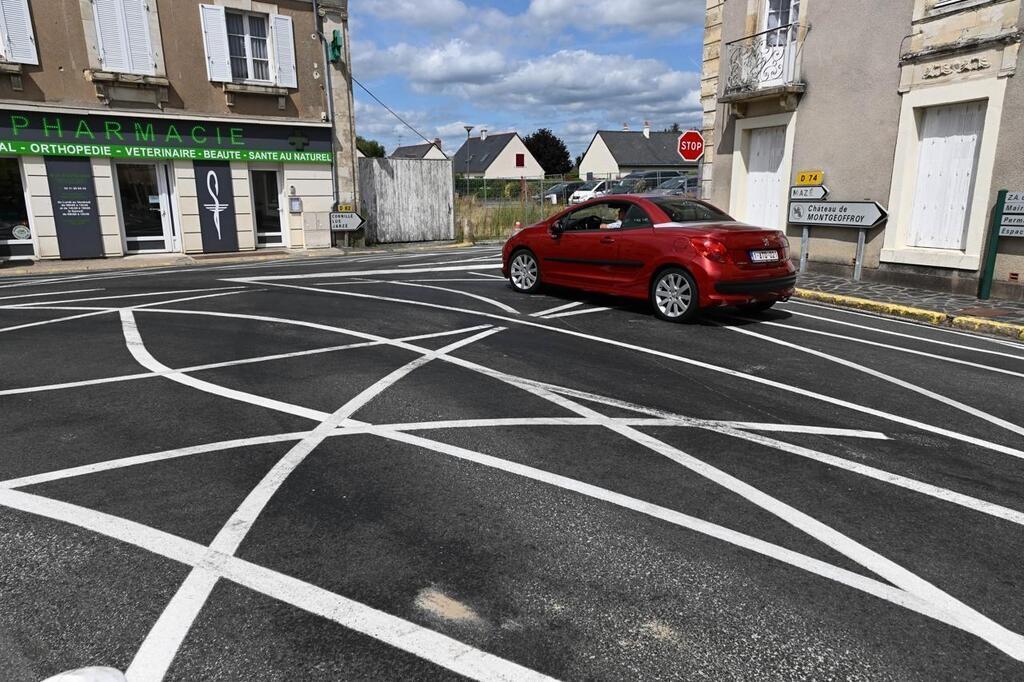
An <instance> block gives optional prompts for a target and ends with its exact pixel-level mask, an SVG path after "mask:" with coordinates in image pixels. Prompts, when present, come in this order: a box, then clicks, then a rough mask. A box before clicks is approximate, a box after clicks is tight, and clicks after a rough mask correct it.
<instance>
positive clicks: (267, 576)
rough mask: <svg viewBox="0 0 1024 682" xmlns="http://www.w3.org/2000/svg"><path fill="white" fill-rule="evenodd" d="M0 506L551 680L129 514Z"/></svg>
mask: <svg viewBox="0 0 1024 682" xmlns="http://www.w3.org/2000/svg"><path fill="white" fill-rule="evenodd" d="M0 505H3V506H5V507H8V508H11V509H17V510H19V511H22V512H25V513H28V514H35V515H36V516H42V517H44V518H49V519H53V520H56V521H60V522H63V523H66V524H69V525H72V526H76V527H78V528H84V529H86V530H89V531H91V532H93V533H96V534H98V535H103V536H105V537H109V538H113V539H115V540H118V541H120V542H124V543H126V544H129V545H132V546H135V547H139V548H141V549H143V550H146V551H148V552H152V553H153V554H156V555H157V556H162V557H165V558H167V559H171V560H172V561H177V562H179V563H183V564H185V565H187V566H192V567H193V569H194V570H202V571H204V572H205V573H207V574H210V575H212V576H214V577H215V578H224V579H226V580H229V581H231V582H233V583H236V584H238V585H241V586H243V587H246V588H248V589H250V590H253V591H255V592H257V593H259V594H264V595H266V596H268V597H271V598H272V599H276V600H278V601H280V602H282V603H284V604H289V605H291V606H294V607H296V608H298V609H302V610H304V611H307V612H309V613H312V614H314V615H318V616H320V617H322V618H326V619H328V620H330V621H332V622H334V623H337V624H339V625H341V626H343V627H346V628H348V629H350V630H353V631H355V632H359V633H362V634H364V635H367V636H368V637H371V638H373V639H376V640H378V641H381V642H383V643H385V644H387V645H389V646H392V647H394V648H396V649H398V650H400V651H405V652H407V653H409V654H412V655H413V656H417V657H419V658H422V659H424V660H426V661H430V662H431V663H434V664H436V665H438V666H441V667H443V668H446V669H448V670H451V671H452V672H455V673H457V674H459V675H463V676H465V677H468V678H470V679H473V680H481V681H486V682H517V681H519V680H523V681H524V682H545V681H548V680H551V679H552V678H549V677H546V676H545V675H542V674H540V673H537V672H535V671H533V670H530V669H529V668H525V667H523V666H521V665H518V664H517V663H513V662H512V661H507V660H505V659H502V658H499V657H497V656H495V655H493V654H489V653H487V652H485V651H481V650H479V649H475V648H473V647H471V646H469V645H468V644H463V643H462V642H460V641H458V640H455V639H452V638H451V637H448V636H446V635H442V634H441V633H439V632H434V631H433V630H429V629H427V628H424V627H422V626H420V625H417V624H416V623H413V622H411V621H408V620H405V619H403V618H399V617H398V616H393V615H391V614H389V613H385V612H383V611H379V610H377V609H374V608H372V607H370V606H367V605H366V604H363V603H360V602H357V601H354V600H352V599H347V598H345V597H342V596H341V595H337V594H334V593H332V592H329V591H328V590H325V589H323V588H320V587H316V586H315V585H311V584H310V583H307V582H303V581H301V580H299V579H297V578H292V577H290V576H287V575H284V574H283V573H278V572H277V571H274V570H271V569H269V568H265V567H263V566H258V565H256V564H253V563H251V562H248V561H245V560H244V559H239V558H238V557H235V556H230V555H228V554H226V553H223V552H216V551H211V550H210V549H209V548H208V547H204V546H203V545H201V544H199V543H197V542H193V541H191V540H186V539H184V538H182V537H179V536H177V535H172V534H170V533H167V532H164V531H161V530H157V529H155V528H150V527H149V526H144V525H142V524H140V523H136V522H134V521H129V520H127V519H121V518H117V517H115V516H111V515H109V514H105V513H103V512H99V511H95V510H93V509H88V508H86V507H80V506H78V505H74V504H70V503H67V502H60V501H58V500H53V499H49V498H45V497H39V496H36V495H31V494H28V493H24V492H21V491H16V490H0ZM128 679H129V680H131V681H132V682H137V681H138V680H155V679H160V678H159V677H157V676H155V675H154V674H152V672H151V671H148V670H140V669H135V670H134V671H133V670H131V669H130V670H129V672H128Z"/></svg>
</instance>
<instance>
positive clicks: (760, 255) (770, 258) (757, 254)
mask: <svg viewBox="0 0 1024 682" xmlns="http://www.w3.org/2000/svg"><path fill="white" fill-rule="evenodd" d="M777 260H779V252H778V251H776V250H775V249H772V250H771V251H751V252H750V262H751V263H773V262H775V261H777Z"/></svg>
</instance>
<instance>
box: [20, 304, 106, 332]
mask: <svg viewBox="0 0 1024 682" xmlns="http://www.w3.org/2000/svg"><path fill="white" fill-rule="evenodd" d="M36 310H46V308H36ZM108 312H110V311H109V310H94V311H93V312H89V313H81V314H79V315H68V316H66V317H55V318H53V319H50V320H40V321H38V322H26V323H24V324H16V325H14V326H12V327H3V328H0V333H3V332H14V331H18V330H19V329H29V328H31V327H42V326H44V325H47V324H56V323H58V322H69V321H71V320H79V319H81V318H83V317H92V316H94V315H103V314H104V313H108Z"/></svg>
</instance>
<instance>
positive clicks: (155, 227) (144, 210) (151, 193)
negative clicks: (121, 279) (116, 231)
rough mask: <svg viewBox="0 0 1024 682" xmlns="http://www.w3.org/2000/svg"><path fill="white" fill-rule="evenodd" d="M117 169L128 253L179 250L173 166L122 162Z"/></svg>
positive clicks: (126, 250)
mask: <svg viewBox="0 0 1024 682" xmlns="http://www.w3.org/2000/svg"><path fill="white" fill-rule="evenodd" d="M116 168H117V188H118V192H119V194H120V201H121V219H122V221H123V223H124V241H125V252H126V253H158V252H162V251H180V250H181V244H180V240H179V238H178V230H177V229H176V225H175V223H174V216H173V214H172V211H171V196H170V195H171V187H172V184H173V180H172V178H171V175H170V167H169V166H168V165H167V164H155V163H119V164H116Z"/></svg>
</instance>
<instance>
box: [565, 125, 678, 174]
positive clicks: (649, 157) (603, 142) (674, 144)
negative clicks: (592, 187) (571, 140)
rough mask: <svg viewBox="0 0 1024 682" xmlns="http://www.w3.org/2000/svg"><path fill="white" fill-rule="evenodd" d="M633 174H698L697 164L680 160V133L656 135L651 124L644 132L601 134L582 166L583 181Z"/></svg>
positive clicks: (587, 152) (592, 144) (624, 131)
mask: <svg viewBox="0 0 1024 682" xmlns="http://www.w3.org/2000/svg"><path fill="white" fill-rule="evenodd" d="M633 171H679V172H680V173H691V172H692V173H695V172H696V171H697V164H696V163H689V162H687V161H683V159H682V157H681V156H679V133H668V132H666V133H656V132H652V131H651V126H650V124H649V123H644V129H643V130H642V131H630V130H599V131H597V134H596V135H594V139H593V140H591V142H590V146H589V147H587V151H586V153H585V154H584V155H583V160H582V161H581V162H580V177H581V178H587V177H591V175H592V176H593V177H594V178H599V179H606V178H620V177H622V176H623V175H626V174H628V173H632V172H633Z"/></svg>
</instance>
